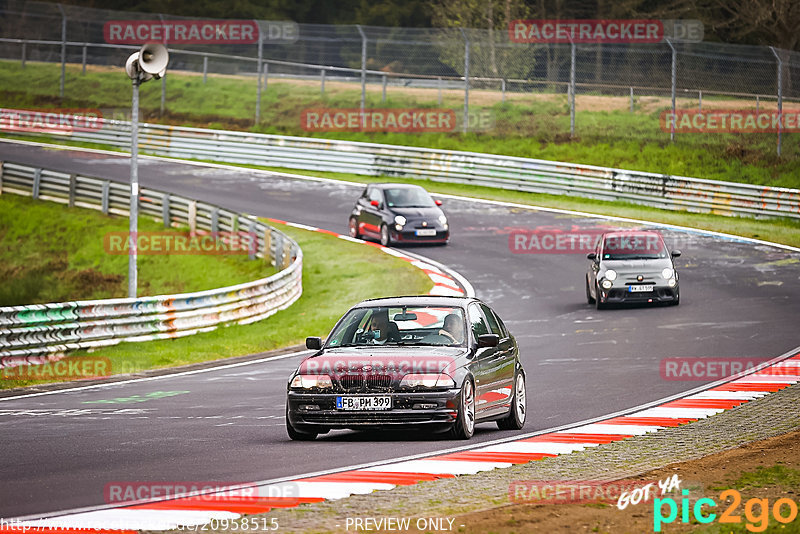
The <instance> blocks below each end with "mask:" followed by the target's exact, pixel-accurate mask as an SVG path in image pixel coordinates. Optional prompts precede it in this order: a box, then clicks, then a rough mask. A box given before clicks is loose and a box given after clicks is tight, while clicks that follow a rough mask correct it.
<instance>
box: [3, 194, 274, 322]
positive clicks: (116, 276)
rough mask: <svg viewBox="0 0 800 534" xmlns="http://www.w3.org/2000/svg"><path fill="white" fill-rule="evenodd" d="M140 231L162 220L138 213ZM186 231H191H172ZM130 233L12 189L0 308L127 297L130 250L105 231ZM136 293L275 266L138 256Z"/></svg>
mask: <svg viewBox="0 0 800 534" xmlns="http://www.w3.org/2000/svg"><path fill="white" fill-rule="evenodd" d="M139 231H140V232H141V233H144V232H163V231H164V226H163V225H162V224H161V223H157V222H154V221H153V220H151V219H148V218H145V217H140V218H139ZM173 231H175V232H178V231H180V232H182V233H183V234H184V235H187V236H188V229H184V230H178V229H171V230H170V232H173ZM127 232H128V219H127V218H123V217H118V216H113V215H103V214H102V213H100V212H98V211H95V210H90V209H85V208H68V207H67V206H64V205H62V204H56V203H54V202H49V201H40V200H33V199H31V198H28V197H23V196H18V195H14V194H4V195H2V196H0V280H3V281H4V282H5V283H3V284H0V306H15V305H24V304H38V303H44V302H63V301H69V300H92V299H107V298H119V297H127V294H128V286H127V274H128V256H127V254H124V253H123V254H109V253H108V252H107V251H106V248H105V245H104V237H105V236H106V235H108V234H113V235H114V236H116V237H120V236H121V235H124V234H126V233H127ZM138 268H139V294H140V295H164V294H174V293H184V292H191V291H201V290H205V289H213V288H217V287H225V286H230V285H235V284H240V283H244V282H249V281H251V280H257V279H259V278H264V277H266V276H269V275H271V274H273V273H274V272H275V269H274V268H273V267H272V266H270V265H268V264H266V263H265V262H264V261H250V260H249V259H248V257H247V255H246V254H244V255H242V254H237V255H225V256H223V255H215V256H210V255H198V254H183V255H164V254H159V255H140V256H139V259H138Z"/></svg>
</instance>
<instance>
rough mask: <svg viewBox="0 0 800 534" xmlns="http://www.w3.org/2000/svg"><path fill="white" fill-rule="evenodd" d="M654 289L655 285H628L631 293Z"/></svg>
mask: <svg viewBox="0 0 800 534" xmlns="http://www.w3.org/2000/svg"><path fill="white" fill-rule="evenodd" d="M652 290H653V286H651V285H650V286H643V285H639V286H628V291H629V292H630V293H648V292H650V291H652Z"/></svg>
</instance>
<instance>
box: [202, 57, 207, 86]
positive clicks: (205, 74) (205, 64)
mask: <svg viewBox="0 0 800 534" xmlns="http://www.w3.org/2000/svg"><path fill="white" fill-rule="evenodd" d="M207 76H208V56H203V85H205V84H206V78H207Z"/></svg>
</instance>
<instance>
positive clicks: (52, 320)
mask: <svg viewBox="0 0 800 534" xmlns="http://www.w3.org/2000/svg"><path fill="white" fill-rule="evenodd" d="M0 193H15V194H19V195H25V196H32V197H33V198H39V199H43V200H50V201H54V202H59V203H62V204H68V205H69V206H78V207H83V208H90V209H96V210H101V211H102V212H103V213H106V214H108V213H114V214H119V215H126V216H127V215H128V198H129V197H128V195H129V188H128V186H126V185H123V184H119V183H114V182H111V181H109V180H101V179H97V178H92V177H88V176H81V175H76V174H67V173H63V172H58V171H52V170H47V169H41V168H35V167H30V166H25V165H18V164H15V163H9V162H0ZM139 202H140V208H139V209H140V214H141V215H143V216H150V217H155V218H158V219H161V220H163V221H164V225H165V226H177V225H188V226H189V228H190V229H191V230H192V231H195V232H198V233H203V232H212V233H213V232H237V231H241V232H245V231H246V232H249V233H251V234H253V235H254V236H255V239H256V241H257V243H256V246H255V247H253V248H252V251H251V257H253V259H255V258H256V257H258V258H262V259H263V260H265V261H267V262H269V263H270V264H271V265H274V266H275V267H276V268H277V269H279V272H277V273H276V274H274V275H272V276H269V277H267V278H262V279H260V280H255V281H253V282H247V283H244V284H239V285H235V286H230V287H223V288H219V289H210V290H207V291H198V292H195V293H183V294H179V295H160V296H152V297H139V298H135V299H132V298H124V299H105V300H93V301H77V302H61V303H54V304H34V305H28V306H11V307H0V368H2V367H13V366H17V365H24V364H37V363H44V362H46V361H48V360H49V359H50V358H52V355H53V354H54V353H63V352H66V351H70V350H75V349H85V348H93V347H102V346H109V345H115V344H117V343H120V342H121V341H148V340H154V339H167V338H175V337H183V336H187V335H191V334H195V333H198V332H206V331H209V330H213V329H214V328H216V327H217V326H218V325H221V324H225V323H239V324H248V323H252V322H255V321H259V320H261V319H264V318H266V317H268V316H270V315H272V314H273V313H275V312H277V311H279V310H282V309H284V308H286V307H288V306H289V305H291V304H292V303H293V302H294V301H296V300H297V299H298V298H300V295H301V294H302V291H303V290H302V268H303V267H302V265H303V253H302V251H301V250H300V247H299V246H298V245H297V243H296V242H295V241H294V240H292V239H291V238H290V237H289V236H287V235H285V234H283V233H282V232H279V231H278V230H276V229H275V228H272V227H270V226H268V225H266V224H264V223H262V222H259V221H258V220H257V219H255V218H254V217H252V216H249V215H243V214H239V213H235V212H232V211H228V210H225V209H222V208H219V207H217V206H213V205H211V204H206V203H203V202H198V201H194V200H189V199H186V198H183V197H179V196H176V195H170V194H167V193H162V192H160V191H154V190H152V189H146V188H145V189H141V190H140V193H139Z"/></svg>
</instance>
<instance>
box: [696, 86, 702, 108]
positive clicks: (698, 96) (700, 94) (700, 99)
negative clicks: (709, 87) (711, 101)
mask: <svg viewBox="0 0 800 534" xmlns="http://www.w3.org/2000/svg"><path fill="white" fill-rule="evenodd" d="M697 111H703V91H702V90H699V91H697Z"/></svg>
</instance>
